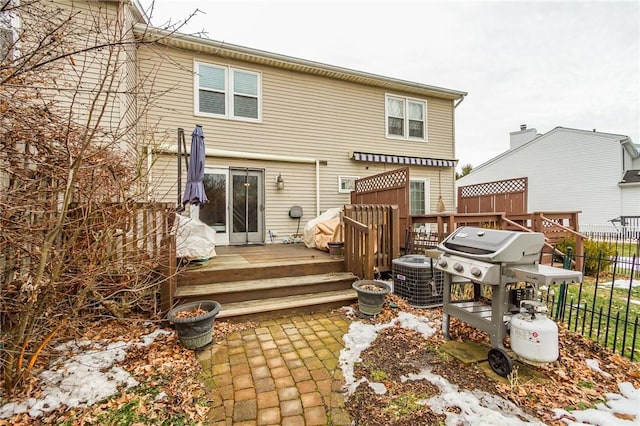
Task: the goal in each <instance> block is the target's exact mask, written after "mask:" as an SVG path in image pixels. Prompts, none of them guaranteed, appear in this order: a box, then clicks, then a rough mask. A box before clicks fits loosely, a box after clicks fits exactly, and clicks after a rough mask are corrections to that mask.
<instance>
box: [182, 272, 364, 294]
mask: <svg viewBox="0 0 640 426" xmlns="http://www.w3.org/2000/svg"><path fill="white" fill-rule="evenodd" d="M349 280H353V281H355V280H356V277H355V275H353V274H352V273H350V272H331V273H328V274H317V275H302V276H298V277H279V278H265V279H260V280H245V281H234V282H225V283H213V284H200V285H190V286H179V287H178V288H177V289H176V293H175V296H176V297H198V296H205V295H206V296H212V297H213V298H214V299H215V296H216V295H224V294H229V293H247V292H250V291H260V290H275V289H281V288H286V287H304V286H309V285H322V284H325V285H328V284H331V283H336V282H342V281H349Z"/></svg>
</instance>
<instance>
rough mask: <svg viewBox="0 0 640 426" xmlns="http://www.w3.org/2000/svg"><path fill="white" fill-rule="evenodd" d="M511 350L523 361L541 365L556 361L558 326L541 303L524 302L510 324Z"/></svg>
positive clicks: (557, 353)
mask: <svg viewBox="0 0 640 426" xmlns="http://www.w3.org/2000/svg"><path fill="white" fill-rule="evenodd" d="M510 336H511V349H513V351H514V352H515V353H516V354H517V355H518V356H519V357H520V358H522V360H523V361H525V362H527V363H529V364H533V365H542V364H546V363H549V362H553V361H555V360H557V359H558V355H559V350H558V326H557V325H556V323H555V322H553V321H552V320H550V319H549V318H547V307H546V305H545V304H544V303H542V302H537V301H533V300H524V301H522V302H521V305H520V313H519V314H516V315H513V316H512V318H511V323H510Z"/></svg>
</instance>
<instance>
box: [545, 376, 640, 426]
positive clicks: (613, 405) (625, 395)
mask: <svg viewBox="0 0 640 426" xmlns="http://www.w3.org/2000/svg"><path fill="white" fill-rule="evenodd" d="M618 389H619V390H620V393H607V394H605V395H604V397H605V398H606V400H607V401H606V402H604V403H599V404H597V405H596V408H589V409H586V410H575V411H570V412H569V411H566V410H562V409H555V410H553V411H554V413H556V417H557V418H558V419H562V421H563V422H565V423H566V424H568V425H570V426H583V425H599V426H631V425H637V424H638V423H637V421H636V420H632V419H640V389H635V388H634V387H633V385H632V384H631V383H629V382H624V383H619V384H618ZM614 413H615V414H618V415H617V416H616V415H615V414H614ZM622 417H628V419H626V418H622Z"/></svg>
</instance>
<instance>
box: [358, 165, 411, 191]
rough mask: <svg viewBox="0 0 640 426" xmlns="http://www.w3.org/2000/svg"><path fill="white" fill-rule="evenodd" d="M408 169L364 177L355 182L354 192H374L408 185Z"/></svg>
mask: <svg viewBox="0 0 640 426" xmlns="http://www.w3.org/2000/svg"><path fill="white" fill-rule="evenodd" d="M408 180H409V169H408V168H403V169H396V170H391V171H389V172H386V173H380V174H377V175H374V176H369V177H365V178H362V179H358V180H356V183H355V191H356V192H368V191H376V190H380V189H389V188H397V187H402V186H405V185H407V184H408Z"/></svg>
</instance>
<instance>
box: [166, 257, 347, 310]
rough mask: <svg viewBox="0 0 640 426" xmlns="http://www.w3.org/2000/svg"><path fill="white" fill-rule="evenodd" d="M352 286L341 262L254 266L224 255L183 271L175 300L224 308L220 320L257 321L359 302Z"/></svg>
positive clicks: (292, 261)
mask: <svg viewBox="0 0 640 426" xmlns="http://www.w3.org/2000/svg"><path fill="white" fill-rule="evenodd" d="M210 262H211V261H210ZM355 280H357V277H355V276H354V275H353V274H351V273H349V272H344V261H343V260H338V259H331V258H330V257H328V256H326V257H325V256H322V257H320V256H318V257H317V258H313V259H309V258H306V259H296V258H291V259H274V260H272V261H267V260H265V261H257V262H255V261H253V262H252V261H244V260H243V259H240V258H239V257H238V256H237V255H236V256H231V255H229V256H226V257H225V255H223V256H218V257H217V258H214V259H213V262H211V264H210V265H203V266H202V267H195V268H193V267H192V268H186V269H184V270H182V271H181V272H180V273H179V275H178V279H177V282H178V284H177V288H176V292H175V293H174V298H175V299H176V300H177V301H178V303H182V302H192V301H197V300H216V301H218V302H219V303H220V304H221V305H222V309H221V310H220V313H219V314H218V315H217V317H216V318H219V319H225V320H230V321H241V320H258V319H265V318H269V317H274V316H284V315H288V314H292V313H299V312H313V311H319V310H326V309H332V308H337V307H340V306H344V305H349V304H351V303H353V302H354V301H355V300H357V294H356V292H355V290H353V289H352V288H351V285H352V284H353V282H354V281H355Z"/></svg>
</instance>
